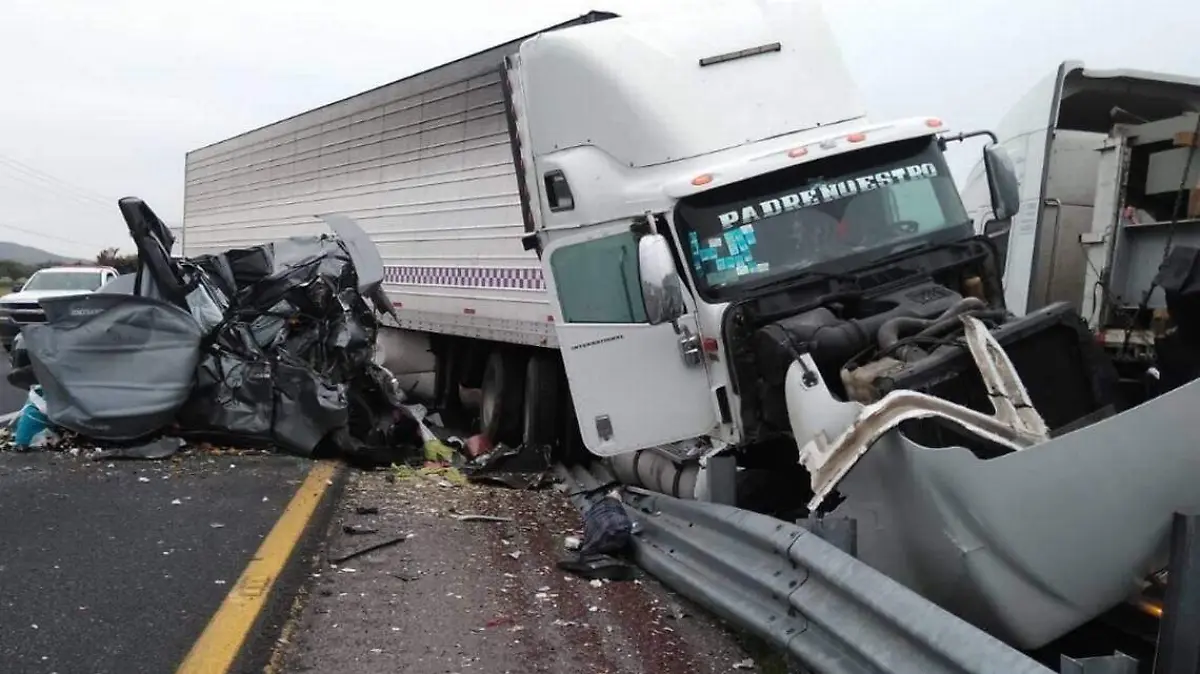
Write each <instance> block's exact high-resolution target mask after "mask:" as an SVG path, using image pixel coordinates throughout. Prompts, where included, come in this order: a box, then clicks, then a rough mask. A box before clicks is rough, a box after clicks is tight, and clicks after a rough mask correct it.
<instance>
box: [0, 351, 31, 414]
mask: <svg viewBox="0 0 1200 674" xmlns="http://www.w3.org/2000/svg"><path fill="white" fill-rule="evenodd" d="M8 370H9V367H8V354H7V353H5V352H4V350H3V349H0V414H8V413H9V412H16V411H17V410H19V409H21V406H22V405H24V404H25V396H26V392H25V391H22V390H21V389H18V388H13V387H12V386H9V385H8Z"/></svg>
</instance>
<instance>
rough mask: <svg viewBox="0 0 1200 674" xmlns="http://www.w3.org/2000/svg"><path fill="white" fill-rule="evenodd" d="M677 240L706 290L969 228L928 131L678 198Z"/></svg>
mask: <svg viewBox="0 0 1200 674" xmlns="http://www.w3.org/2000/svg"><path fill="white" fill-rule="evenodd" d="M675 223H676V228H677V230H678V232H679V237H680V240H681V241H683V242H684V244H685V249H686V250H687V253H688V263H689V264H690V265H691V266H692V270H693V272H695V276H696V283H697V286H698V289H699V290H700V291H701V292H702V293H703V294H705V295H707V296H727V295H729V294H732V293H735V292H736V291H737V290H738V289H739V288H741V287H744V286H746V285H758V284H760V283H761V282H763V281H764V280H766V279H770V278H773V277H780V278H782V277H784V276H787V275H790V274H796V273H800V272H804V271H817V270H820V271H844V270H849V269H852V268H853V266H855V265H856V264H865V263H867V262H869V261H870V260H871V259H873V258H876V257H882V256H884V255H887V254H889V253H892V252H894V251H896V250H897V249H898V248H900V247H909V246H911V245H916V244H919V243H924V242H926V241H936V242H940V241H947V240H952V239H958V238H963V237H965V236H970V233H971V222H970V219H969V218H968V217H967V213H966V210H965V209H964V208H963V205H962V200H961V199H960V198H959V195H958V191H957V190H956V189H955V186H954V181H953V179H952V178H951V176H950V170H949V169H948V168H947V166H946V161H945V159H944V157H943V156H942V153H941V151H940V150H939V148H938V147H937V143H936V141H935V139H933V138H932V137H923V138H916V139H912V140H904V141H898V142H895V143H889V144H887V145H881V146H877V147H872V148H864V149H862V150H856V151H853V152H847V153H843V154H838V155H834V156H831V157H828V158H825V159H818V160H815V161H811V162H807V163H803V164H799V165H797V166H794V167H790V168H786V169H782V170H780V171H776V172H774V173H769V174H766V175H763V176H758V177H756V178H752V179H750V180H746V181H743V182H740V183H736V184H733V185H729V186H727V187H720V188H716V189H713V190H710V191H708V192H704V193H702V194H698V195H695V196H692V197H688V198H686V199H684V200H682V201H681V202H680V203H679V205H678V207H677V208H676V211H675Z"/></svg>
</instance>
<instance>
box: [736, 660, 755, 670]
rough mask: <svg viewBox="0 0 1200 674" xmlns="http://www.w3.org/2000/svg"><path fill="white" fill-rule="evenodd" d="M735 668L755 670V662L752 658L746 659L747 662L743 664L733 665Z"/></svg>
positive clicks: (743, 661)
mask: <svg viewBox="0 0 1200 674" xmlns="http://www.w3.org/2000/svg"><path fill="white" fill-rule="evenodd" d="M733 668H734V669H754V661H753V660H751V659H750V658H746V659H745V660H742V661H741V662H735V663H733Z"/></svg>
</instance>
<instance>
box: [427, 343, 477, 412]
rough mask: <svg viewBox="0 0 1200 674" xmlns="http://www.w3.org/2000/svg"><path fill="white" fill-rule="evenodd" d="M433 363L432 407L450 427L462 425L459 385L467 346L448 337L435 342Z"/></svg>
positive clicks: (465, 363)
mask: <svg viewBox="0 0 1200 674" xmlns="http://www.w3.org/2000/svg"><path fill="white" fill-rule="evenodd" d="M436 344H437V348H436V349H435V358H436V363H435V365H434V385H433V387H434V403H433V406H434V409H436V410H438V411H439V412H441V414H442V421H443V423H445V424H446V425H447V426H448V427H450V428H458V427H462V426H463V424H464V422H470V421H471V420H470V419H467V418H466V413H465V411H464V409H463V403H462V398H461V396H460V395H459V391H458V389H459V386H460V385H461V383H460V382H461V381H462V379H463V376H464V375H463V372H464V370H465V369H466V365H467V356H468V354H467V347H466V345H464V344H462V343H460V342H459V340H457V339H455V338H453V337H450V338H445V339H442V340H438V341H437V342H436Z"/></svg>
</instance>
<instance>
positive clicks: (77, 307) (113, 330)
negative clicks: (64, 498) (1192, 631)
mask: <svg viewBox="0 0 1200 674" xmlns="http://www.w3.org/2000/svg"><path fill="white" fill-rule="evenodd" d="M41 304H42V307H43V308H44V309H45V310H46V321H47V322H46V323H44V324H32V325H27V326H25V327H24V328H23V329H22V335H23V338H24V339H23V342H24V346H25V351H26V353H27V354H28V357H29V360H30V363H31V365H32V368H33V372H34V374H35V376H36V378H37V381H38V382H39V383H40V384H41V385H42V388H43V390H44V391H45V398H46V415H47V416H48V417H49V418H50V420H51V421H52V422H53V423H54V424H55V425H56V426H61V427H63V428H67V429H69V430H72V431H74V432H76V433H79V434H80V435H84V436H87V437H90V438H94V439H97V440H109V441H129V440H136V439H139V438H143V437H145V436H148V435H150V434H152V433H155V432H157V431H159V430H160V429H162V428H163V427H164V426H166V425H168V424H170V423H171V422H172V421H174V419H175V413H176V412H177V411H178V410H179V408H180V407H181V406H182V405H183V403H184V401H186V400H187V399H188V396H189V395H191V392H192V380H193V378H194V377H195V371H196V363H197V362H198V360H199V357H200V339H201V331H200V327H199V326H198V325H197V324H196V322H195V321H194V320H193V319H192V317H191V316H190V315H188V313H187V312H185V311H183V310H181V309H180V308H178V307H175V306H172V305H170V304H167V303H165V302H162V301H160V300H156V299H152V298H148V297H138V296H134V295H112V294H91V295H76V296H70V297H59V298H53V299H43V300H42V301H41Z"/></svg>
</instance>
